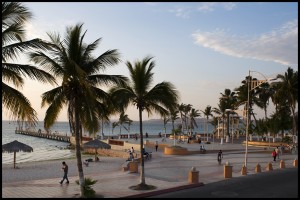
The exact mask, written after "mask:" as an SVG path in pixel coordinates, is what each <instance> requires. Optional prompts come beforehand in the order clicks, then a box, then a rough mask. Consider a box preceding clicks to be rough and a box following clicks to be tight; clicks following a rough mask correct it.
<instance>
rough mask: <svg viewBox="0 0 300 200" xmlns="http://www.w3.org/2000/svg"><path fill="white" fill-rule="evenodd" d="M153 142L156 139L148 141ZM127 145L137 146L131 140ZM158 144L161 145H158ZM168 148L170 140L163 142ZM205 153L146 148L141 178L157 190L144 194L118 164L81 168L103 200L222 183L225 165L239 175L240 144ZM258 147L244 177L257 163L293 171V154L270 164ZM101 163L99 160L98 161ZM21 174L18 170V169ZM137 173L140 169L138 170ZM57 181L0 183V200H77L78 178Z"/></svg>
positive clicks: (250, 156)
mask: <svg viewBox="0 0 300 200" xmlns="http://www.w3.org/2000/svg"><path fill="white" fill-rule="evenodd" d="M150 140H156V139H150ZM130 142H139V141H134V140H131V141H130ZM159 142H160V143H161V141H159ZM166 143H169V144H170V145H172V144H173V141H172V140H169V139H167V142H166ZM180 146H184V147H186V148H188V149H189V150H199V144H196V143H195V144H187V143H184V144H180ZM205 148H206V149H207V152H206V153H205V154H200V153H199V154H192V155H184V156H180V155H164V154H163V149H158V151H157V152H155V149H154V148H146V150H147V151H152V159H151V160H147V161H145V177H146V179H145V180H146V184H149V185H154V186H156V187H157V188H156V189H154V190H148V191H136V190H131V189H129V187H130V186H133V185H137V184H138V183H139V181H140V174H139V173H130V172H128V171H126V172H123V171H122V170H121V163H120V162H114V163H111V170H105V171H102V170H101V165H104V164H105V165H109V164H110V163H101V161H100V162H96V163H93V162H92V163H90V166H89V167H99V172H97V173H88V168H89V167H88V168H86V167H85V168H84V173H85V177H91V178H93V179H95V180H98V182H97V183H96V184H95V185H94V186H93V189H94V190H95V191H96V193H97V195H98V196H102V197H104V198H122V197H149V196H151V195H159V194H163V193H165V192H170V191H175V190H177V191H178V190H182V189H186V188H192V187H203V185H205V184H208V183H214V182H219V181H223V180H225V179H228V178H224V174H223V173H224V166H223V165H224V164H225V163H226V162H229V163H230V165H232V166H233V172H232V178H230V179H234V178H236V177H240V176H247V175H241V169H242V166H243V164H244V162H245V146H243V145H242V144H241V143H240V142H239V143H237V144H232V143H224V144H222V145H221V144H220V143H219V142H218V140H215V143H214V144H206V145H205ZM219 149H222V150H223V154H224V157H223V160H222V164H221V165H219V164H218V162H217V153H215V150H219ZM262 150H263V148H261V147H251V146H249V147H248V159H247V166H248V170H247V171H248V174H255V173H256V172H255V167H256V165H257V163H259V164H260V165H261V171H262V172H261V173H269V172H268V171H266V166H267V164H268V163H269V162H271V163H272V166H273V171H275V170H284V169H280V165H279V163H280V160H284V161H285V166H286V168H295V167H294V166H293V162H294V160H295V159H298V152H296V154H291V153H286V154H283V155H281V156H280V159H279V160H277V161H276V162H273V161H272V160H273V159H272V157H271V153H270V152H271V150H268V151H262ZM100 160H101V158H100ZM192 167H195V168H196V170H198V171H199V184H189V183H188V173H189V171H190V170H191V168H192ZM19 170H22V169H19ZM138 170H139V172H140V166H139V169H138ZM60 180H61V178H52V179H41V180H31V181H21V182H9V183H2V198H72V197H78V194H79V186H78V185H77V184H76V183H75V180H78V176H70V177H69V180H70V184H68V185H67V184H65V183H64V184H63V185H60V184H59V183H58V182H59V181H60Z"/></svg>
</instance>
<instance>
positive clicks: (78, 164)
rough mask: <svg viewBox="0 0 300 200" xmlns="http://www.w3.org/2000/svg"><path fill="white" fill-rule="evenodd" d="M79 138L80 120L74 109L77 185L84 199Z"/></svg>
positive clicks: (76, 110) (76, 109)
mask: <svg viewBox="0 0 300 200" xmlns="http://www.w3.org/2000/svg"><path fill="white" fill-rule="evenodd" d="M75 105H76V104H75ZM79 138H80V120H79V114H78V108H75V146H76V158H77V168H78V176H79V185H80V196H81V197H84V175H83V168H82V161H81V152H80V141H79Z"/></svg>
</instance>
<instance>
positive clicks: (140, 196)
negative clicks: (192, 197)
mask: <svg viewBox="0 0 300 200" xmlns="http://www.w3.org/2000/svg"><path fill="white" fill-rule="evenodd" d="M200 186H204V183H202V182H200V183H192V184H188V185H181V186H177V187H173V188H167V189H162V190H156V191H152V192H144V193H140V194H134V195H129V196H124V197H122V198H145V197H151V196H155V195H159V194H164V193H168V192H175V191H178V190H184V189H189V188H195V187H200Z"/></svg>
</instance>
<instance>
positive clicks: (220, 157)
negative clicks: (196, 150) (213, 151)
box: [218, 150, 223, 163]
mask: <svg viewBox="0 0 300 200" xmlns="http://www.w3.org/2000/svg"><path fill="white" fill-rule="evenodd" d="M222 158H223V152H222V150H220V151H219V152H218V162H219V163H221V161H222Z"/></svg>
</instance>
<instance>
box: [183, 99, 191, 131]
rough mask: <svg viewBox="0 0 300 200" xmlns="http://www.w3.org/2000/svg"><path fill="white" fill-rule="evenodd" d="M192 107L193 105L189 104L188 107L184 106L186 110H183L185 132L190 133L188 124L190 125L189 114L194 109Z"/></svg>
mask: <svg viewBox="0 0 300 200" xmlns="http://www.w3.org/2000/svg"><path fill="white" fill-rule="evenodd" d="M192 107H193V106H192V105H191V104H187V105H184V109H183V112H184V115H183V116H184V124H185V130H186V131H187V132H188V131H189V130H188V124H189V112H191V109H192Z"/></svg>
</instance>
